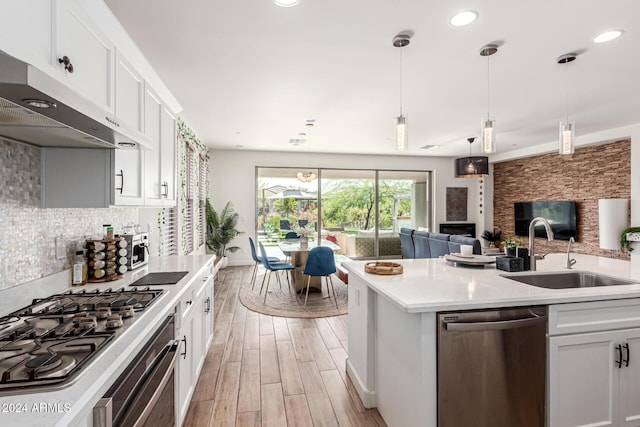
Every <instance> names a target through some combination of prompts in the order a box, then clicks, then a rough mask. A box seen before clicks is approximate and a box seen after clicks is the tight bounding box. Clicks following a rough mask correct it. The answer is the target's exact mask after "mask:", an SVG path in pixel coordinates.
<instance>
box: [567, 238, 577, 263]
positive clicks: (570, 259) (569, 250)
mask: <svg viewBox="0 0 640 427" xmlns="http://www.w3.org/2000/svg"><path fill="white" fill-rule="evenodd" d="M575 242H576V241H575V240H573V237H569V246H568V247H567V266H566V267H565V268H571V266H572V265H573V264H575V263H576V260H575V259H572V258H571V244H572V243H575Z"/></svg>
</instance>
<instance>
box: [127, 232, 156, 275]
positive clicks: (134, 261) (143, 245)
mask: <svg viewBox="0 0 640 427" xmlns="http://www.w3.org/2000/svg"><path fill="white" fill-rule="evenodd" d="M120 237H123V238H124V239H125V240H126V241H127V267H128V268H129V270H133V269H136V268H138V267H142V266H143V265H145V264H148V263H149V233H135V234H121V235H120Z"/></svg>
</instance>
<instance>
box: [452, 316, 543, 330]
mask: <svg viewBox="0 0 640 427" xmlns="http://www.w3.org/2000/svg"><path fill="white" fill-rule="evenodd" d="M546 321H547V316H536V317H527V318H524V319H514V320H499V321H496V322H445V323H444V328H445V329H446V330H447V331H500V330H505V329H518V328H526V327H529V326H534V325H538V324H540V323H546Z"/></svg>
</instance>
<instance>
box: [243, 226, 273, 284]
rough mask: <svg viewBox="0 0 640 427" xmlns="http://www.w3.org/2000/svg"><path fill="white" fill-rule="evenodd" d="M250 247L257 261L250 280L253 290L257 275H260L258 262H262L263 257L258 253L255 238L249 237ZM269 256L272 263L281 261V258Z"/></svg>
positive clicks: (254, 259) (252, 256) (252, 255)
mask: <svg viewBox="0 0 640 427" xmlns="http://www.w3.org/2000/svg"><path fill="white" fill-rule="evenodd" d="M249 248H250V249H251V258H253V261H254V262H255V265H254V266H253V272H252V273H251V280H250V283H251V290H253V287H254V286H255V284H256V276H257V275H258V264H262V258H261V257H259V256H258V255H257V254H256V245H255V244H254V243H253V239H252V238H251V237H249ZM268 258H269V262H270V263H276V262H280V259H279V258H276V257H268Z"/></svg>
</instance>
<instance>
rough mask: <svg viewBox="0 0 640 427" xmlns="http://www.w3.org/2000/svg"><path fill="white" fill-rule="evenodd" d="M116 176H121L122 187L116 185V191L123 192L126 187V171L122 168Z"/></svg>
mask: <svg viewBox="0 0 640 427" xmlns="http://www.w3.org/2000/svg"><path fill="white" fill-rule="evenodd" d="M116 176H119V177H120V188H118V187H116V191H120V194H122V190H123V189H124V172H123V171H122V169H120V173H117V174H116Z"/></svg>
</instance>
